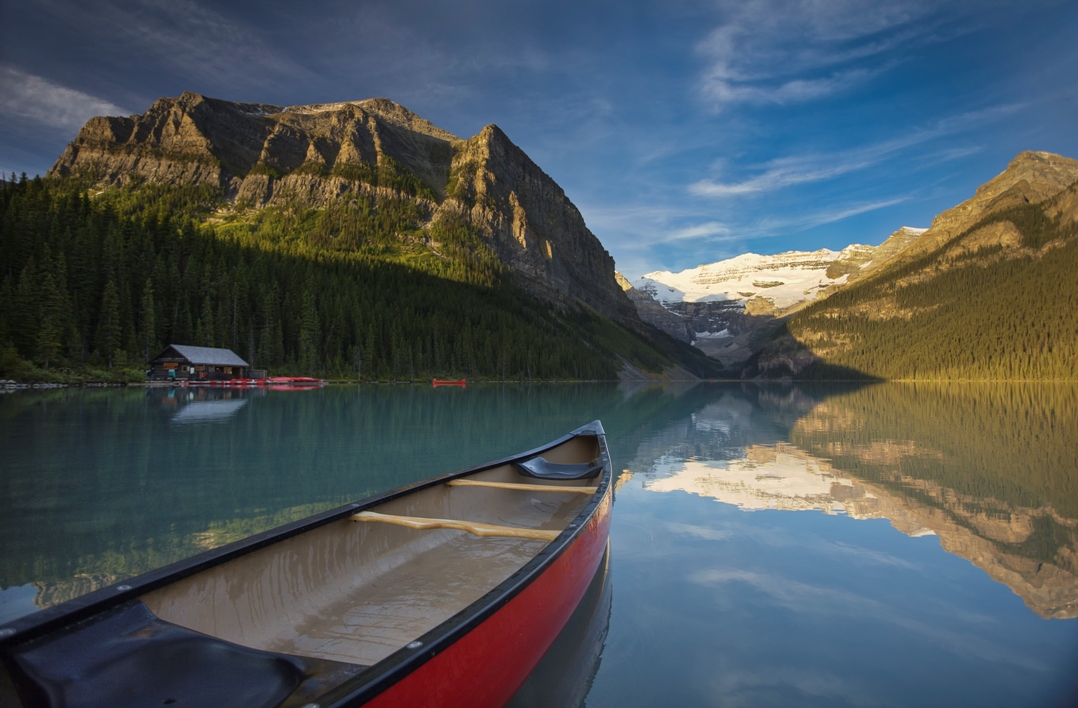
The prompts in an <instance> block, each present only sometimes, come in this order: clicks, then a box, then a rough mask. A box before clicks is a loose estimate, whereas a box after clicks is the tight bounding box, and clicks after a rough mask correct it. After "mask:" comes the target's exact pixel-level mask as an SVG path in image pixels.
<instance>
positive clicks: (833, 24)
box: [697, 0, 940, 110]
mask: <svg viewBox="0 0 1078 708" xmlns="http://www.w3.org/2000/svg"><path fill="white" fill-rule="evenodd" d="M722 9H723V11H724V15H725V17H724V19H723V21H722V22H721V23H720V24H719V26H718V27H716V28H715V29H714V30H713V31H712V32H711V33H710V34H709V35H708V36H707V37H706V38H705V39H704V40H703V41H702V42H700V43H699V45H698V46H697V52H698V53H699V54H700V55H701V56H702V57H704V59H705V61H706V63H707V66H706V68H705V70H704V71H703V74H702V79H701V82H700V92H701V95H702V97H703V98H704V99H705V100H706V101H707V102H708V103H709V104H710V105H711V106H712V107H713V108H714V109H716V110H722V109H724V108H726V107H729V106H732V105H736V104H765V103H778V104H784V103H796V102H802V101H808V100H812V99H816V98H820V97H822V96H827V95H830V94H835V93H840V92H843V91H847V90H849V89H851V88H853V87H855V86H857V85H859V84H862V83H864V82H866V81H868V80H870V79H871V78H873V77H874V76H876V75H877V74H879V73H881V72H883V71H886V70H887V69H888V68H890V67H891V66H894V65H895V63H896V62H898V61H901V59H902V57H901V55H898V52H897V50H899V49H900V48H902V49H908V48H909V46H911V45H914V44H918V43H924V42H927V41H933V40H938V39H939V36H940V33H939V25H940V22H939V20H938V19H936V17H937V16H938V9H939V8H938V4H937V3H930V2H927V1H922V0H913V1H912V2H903V3H882V4H881V3H878V2H873V1H872V0H832V1H830V2H816V1H814V0H743V1H741V2H729V3H723V8H722ZM855 63H856V64H857V65H856V66H851V65H852V64H855Z"/></svg>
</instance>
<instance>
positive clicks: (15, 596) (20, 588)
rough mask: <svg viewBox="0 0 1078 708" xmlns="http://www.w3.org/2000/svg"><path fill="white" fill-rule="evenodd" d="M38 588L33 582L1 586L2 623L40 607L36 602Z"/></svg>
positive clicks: (0, 622) (0, 613)
mask: <svg viewBox="0 0 1078 708" xmlns="http://www.w3.org/2000/svg"><path fill="white" fill-rule="evenodd" d="M35 597H37V588H35V587H34V586H33V585H32V584H30V583H27V584H26V585H16V586H14V587H10V588H0V624H4V623H5V622H9V621H10V620H13V619H17V618H19V617H22V616H23V615H28V614H30V613H31V612H34V611H36V610H37V609H38V607H37V605H35V604H34V598H35Z"/></svg>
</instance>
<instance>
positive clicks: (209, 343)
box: [195, 295, 217, 347]
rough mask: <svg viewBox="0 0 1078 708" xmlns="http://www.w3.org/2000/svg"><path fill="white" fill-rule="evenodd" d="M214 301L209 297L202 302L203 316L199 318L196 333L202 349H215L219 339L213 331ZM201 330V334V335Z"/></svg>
mask: <svg viewBox="0 0 1078 708" xmlns="http://www.w3.org/2000/svg"><path fill="white" fill-rule="evenodd" d="M213 320H214V317H213V300H212V299H211V298H210V296H209V295H207V296H206V299H205V300H203V301H202V315H201V316H199V318H198V324H197V325H196V326H195V333H196V337H197V339H198V345H199V346H200V347H215V346H217V345H216V343H215V342H216V340H217V338H216V337H215V336H214V331H213ZM199 330H201V334H199Z"/></svg>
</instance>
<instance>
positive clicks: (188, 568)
mask: <svg viewBox="0 0 1078 708" xmlns="http://www.w3.org/2000/svg"><path fill="white" fill-rule="evenodd" d="M585 436H586V437H592V436H594V437H595V438H596V439H597V441H598V444H599V449H600V459H601V461H602V466H603V469H602V472H601V473H600V476H599V484H598V485H596V487H597V489H596V491H595V493H594V494H593V495H592V496H591V498H590V499H589V500H588V501H587V503H586V504H585V505H584V507H583V508H582V509H581V510H580V511H579V512H578V513H577V515H576V516H575V517H574V518H573V520H572V521H570V522H569V524H568V525H567V526H566V528H565V529H563V530H562V531H561V533H560V534H559V535H558V536H557V538H555V539H554V540H553V541H551V542H550V543H548V544H547V545H546V546H544V548H543V549H542V550H540V551H539V552H538V553H537V554H536V555H535V556H533V557H532V558H531V559H530V560H529V561H528V562H527V563H525V564H524V566H522V567H521V568H520V569H519V570H517V571H516V572H514V573H513V574H511V575H510V576H508V577H507V578H506V579H505V580H503V581H502V582H501V583H499V584H498V585H497V586H496V587H495V588H494V589H492V590H491V591H489V592H488V593H486V594H485V595H483V596H482V597H480V598H479V599H478V600H476V601H475V602H473V603H471V604H470V605H468V606H467V607H465V608H464V609H462V610H461V611H459V612H458V613H457V614H455V615H453V616H452V617H450V618H449V619H448V620H446V621H445V622H442V623H441V624H439V625H438V626H436V627H434V628H433V629H431V630H430V631H428V632H426V633H425V634H423V635H422V636H420V637H418V638H417V640H418V641H419V642H422V644H421V646H419V647H417V648H414V649H409V648H407V647H402V648H400V649H398V650H397V651H395V652H394V653H393V654H391V655H389V656H388V657H386V658H385V659H383V660H381V661H379V662H378V663H377V664H375V665H374V666H372V667H370V668H369V669H367V670H366V671H364V672H362V673H361V674H360V675H358V676H356V677H355V678H354V679H352V680H350V681H347V682H345V683H344V684H342V685H341V686H338V687H336V688H335V689H332V690H331V691H330V692H329V693H328V694H327V695H325V696H324V697H323V699H322V701H320V703H321V704H322V705H323V706H326V708H329V706H338V707H343V706H351V705H359V704H362V703H364V702H366V701H368V700H370V699H371V698H373V697H374V696H376V695H378V694H380V693H382V692H383V691H385V690H386V689H388V688H389V687H391V686H393V685H394V684H395V683H397V682H398V681H400V680H402V679H404V678H405V677H407V676H408V675H409V674H410V673H412V672H413V671H415V670H416V669H417V668H419V667H420V666H422V665H423V664H424V663H426V662H427V661H428V660H430V659H431V658H433V657H434V656H435V655H437V654H439V653H441V652H443V651H444V650H445V649H447V648H448V647H449V646H451V645H452V644H453V643H454V642H456V641H457V640H458V639H460V638H461V637H463V636H465V635H467V634H468V632H469V631H471V630H472V629H473V628H475V627H477V626H478V625H480V624H481V623H482V622H483V621H485V620H486V619H487V618H489V617H490V616H491V615H493V614H494V613H495V612H497V611H498V610H499V609H500V608H501V607H503V606H504V605H506V604H507V603H508V602H509V601H510V600H512V599H513V598H514V597H516V596H517V595H518V594H520V592H521V591H523V590H524V589H525V588H526V587H528V585H530V584H531V582H532V581H533V580H534V579H535V578H537V577H539V576H540V575H541V574H542V573H543V572H544V571H545V570H546V569H547V568H548V567H549V566H550V565H551V564H552V563H553V562H554V561H555V560H556V559H557V558H558V557H559V556H561V555H562V554H563V553H564V552H565V551H566V550H567V549H568V548H570V547H571V546H572V545H573V543H574V542H575V541H576V540H577V538H578V537H579V536H580V535H581V534H582V533H583V532H584V530H585V528H586V527H587V526H588V522H589V521H590V520H591V519H592V517H593V516H594V514H595V512H596V510H597V509H598V508H599V506H600V504H601V503H602V501H603V499H604V498H605V496H606V495H607V494H608V493H609V490H610V485H611V479H612V477H611V475H612V466H611V461H610V454H609V450H608V448H607V444H606V434H605V431H604V430H603V427H602V424H601V423H600V422H599V421H593V422H592V423H589V424H587V425H585V426H582V427H580V428H577V429H576V430H574V431H572V432H570V433H568V434H566V435H564V436H562V437H560V438H558V439H556V440H554V441H552V442H548V443H546V444H544V445H542V446H540V447H537V448H535V449H532V450H528V451H526V452H522V453H516V454H514V455H512V456H509V457H505V458H502V459H499V460H495V461H492V462H487V463H483V464H480V465H476V466H474V467H469V468H465V469H462V470H458V471H456V472H450V473H448V474H445V475H441V476H438V477H434V478H431V479H427V480H423V481H419V482H415V483H413V484H409V485H405V486H403V487H398V488H397V489H393V490H389V491H386V492H382V493H380V494H376V495H373V496H370V497H366V498H364V499H361V500H358V501H355V502H350V503H348V504H345V505H343V506H340V507H337V508H335V509H330V510H327V511H324V512H321V513H319V514H315V515H313V516H309V517H307V518H304V519H300V520H298V521H294V522H292V523H289V524H285V525H283V526H279V527H277V528H274V529H269V530H266V531H263V532H261V533H258V534H255V535H253V536H250V537H248V538H245V539H241V540H239V541H235V542H232V543H229V544H226V545H224V546H221V547H219V548H215V549H211V550H208V551H205V552H203V553H200V554H198V555H195V556H192V557H190V558H186V559H183V560H180V561H177V562H175V563H171V564H169V565H166V566H163V567H162V568H158V569H156V570H152V571H149V572H147V573H143V574H142V575H139V576H136V577H133V578H129V579H127V580H122V581H119V582H118V583H116V584H113V585H110V586H108V587H104V588H101V589H99V590H96V591H93V592H90V593H87V594H86V595H83V596H81V597H77V598H74V599H72V600H68V601H67V602H64V603H61V604H59V605H55V606H53V607H49V608H45V609H43V610H38V611H37V612H34V613H31V614H30V615H26V616H24V617H20V618H17V619H14V620H11V621H9V622H6V623H4V624H3V625H2V626H0V660H2V659H3V657H5V656H10V655H11V652H12V651H14V650H15V649H16V648H17V647H19V646H23V645H26V644H28V643H32V642H34V641H35V640H38V639H41V638H44V637H47V636H48V635H49V634H51V633H52V632H55V631H57V630H61V629H63V628H64V627H69V626H71V625H73V624H76V623H78V622H81V621H84V620H86V619H89V618H91V617H93V616H95V615H98V614H99V613H101V612H104V611H106V610H108V609H110V608H112V607H116V606H118V605H121V604H123V603H125V602H129V601H132V600H136V599H138V598H139V597H140V596H142V595H145V594H147V593H149V592H152V591H154V590H157V589H159V588H162V587H165V586H167V585H170V584H172V583H174V582H177V581H179V580H182V579H184V578H187V577H190V576H192V575H195V574H196V573H200V572H202V571H204V570H207V569H209V568H213V567H215V566H218V565H221V564H223V563H227V562H229V561H231V560H234V559H236V558H239V557H241V556H244V555H246V554H248V553H252V552H254V551H257V550H259V549H262V548H265V547H267V546H270V545H273V544H274V543H277V542H280V541H283V540H286V539H289V538H292V537H294V536H298V535H300V534H303V533H306V532H308V531H311V530H314V529H316V528H319V527H321V526H324V525H326V524H330V523H333V522H336V521H342V520H346V519H348V518H349V517H350V516H352V515H353V514H355V513H357V512H359V511H363V510H365V509H368V508H371V507H375V506H378V505H380V504H384V503H386V502H389V501H391V500H394V499H398V498H400V497H404V496H407V495H409V494H413V493H415V492H417V491H419V490H422V489H426V488H429V487H434V486H437V485H441V484H445V483H446V482H448V481H451V480H453V479H457V478H460V477H465V476H468V475H471V474H475V473H478V472H482V471H485V470H488V469H492V468H494V467H500V466H503V465H506V464H512V463H513V462H515V461H519V460H523V459H527V458H529V457H533V456H535V455H538V454H541V453H543V452H546V451H548V450H550V449H553V448H555V447H558V446H560V445H562V444H564V443H566V442H568V441H570V440H572V439H573V438H575V437H585Z"/></svg>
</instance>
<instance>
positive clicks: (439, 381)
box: [430, 379, 468, 388]
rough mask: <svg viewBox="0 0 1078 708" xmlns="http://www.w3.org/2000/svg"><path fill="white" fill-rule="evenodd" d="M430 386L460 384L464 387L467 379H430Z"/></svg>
mask: <svg viewBox="0 0 1078 708" xmlns="http://www.w3.org/2000/svg"><path fill="white" fill-rule="evenodd" d="M430 383H431V386H433V387H434V388H438V387H439V386H460V387H462V388H463V387H465V386H467V385H468V380H467V379H431V381H430Z"/></svg>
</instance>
